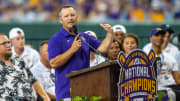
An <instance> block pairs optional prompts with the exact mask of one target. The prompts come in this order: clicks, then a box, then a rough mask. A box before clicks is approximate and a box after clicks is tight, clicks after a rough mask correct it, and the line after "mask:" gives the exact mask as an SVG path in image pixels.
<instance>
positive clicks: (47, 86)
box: [30, 41, 56, 100]
mask: <svg viewBox="0 0 180 101" xmlns="http://www.w3.org/2000/svg"><path fill="white" fill-rule="evenodd" d="M39 53H40V57H41V60H40V61H39V63H37V64H36V65H35V66H33V67H32V68H31V69H30V70H31V72H32V74H33V75H34V77H35V78H36V79H37V80H38V81H39V83H40V84H41V85H42V86H43V88H44V90H45V91H46V93H47V94H48V96H49V97H50V98H51V100H56V96H55V82H54V79H55V75H54V69H53V68H52V67H51V66H50V64H49V60H48V41H43V42H42V43H41V44H40V52H39Z"/></svg>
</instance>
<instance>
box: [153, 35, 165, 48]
mask: <svg viewBox="0 0 180 101" xmlns="http://www.w3.org/2000/svg"><path fill="white" fill-rule="evenodd" d="M150 41H151V42H152V45H153V46H155V47H158V48H161V46H162V43H163V41H164V35H163V34H161V33H158V34H156V35H153V36H152V37H151V38H150Z"/></svg>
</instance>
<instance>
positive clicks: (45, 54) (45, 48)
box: [40, 43, 49, 62]
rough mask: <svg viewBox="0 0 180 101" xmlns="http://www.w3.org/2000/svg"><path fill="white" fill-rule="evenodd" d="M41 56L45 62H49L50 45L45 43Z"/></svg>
mask: <svg viewBox="0 0 180 101" xmlns="http://www.w3.org/2000/svg"><path fill="white" fill-rule="evenodd" d="M40 55H41V58H42V59H43V60H44V61H46V62H48V58H49V57H48V43H45V44H44V45H43V46H42V49H41V50H40Z"/></svg>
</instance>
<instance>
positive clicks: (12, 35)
mask: <svg viewBox="0 0 180 101" xmlns="http://www.w3.org/2000/svg"><path fill="white" fill-rule="evenodd" d="M18 35H22V36H24V31H23V30H22V29H21V28H18V27H15V28H12V29H11V30H10V31H9V39H12V38H15V37H17V36H18Z"/></svg>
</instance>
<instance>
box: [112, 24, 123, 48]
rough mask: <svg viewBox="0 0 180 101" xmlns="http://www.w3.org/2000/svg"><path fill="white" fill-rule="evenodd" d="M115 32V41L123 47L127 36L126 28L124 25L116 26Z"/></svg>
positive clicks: (114, 27)
mask: <svg viewBox="0 0 180 101" xmlns="http://www.w3.org/2000/svg"><path fill="white" fill-rule="evenodd" d="M113 32H114V39H115V40H116V41H117V42H118V43H119V45H120V46H121V43H122V38H123V36H124V35H125V34H126V28H125V27H124V26H123V25H114V26H113Z"/></svg>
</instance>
